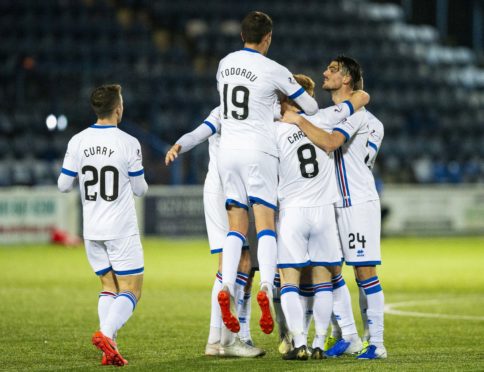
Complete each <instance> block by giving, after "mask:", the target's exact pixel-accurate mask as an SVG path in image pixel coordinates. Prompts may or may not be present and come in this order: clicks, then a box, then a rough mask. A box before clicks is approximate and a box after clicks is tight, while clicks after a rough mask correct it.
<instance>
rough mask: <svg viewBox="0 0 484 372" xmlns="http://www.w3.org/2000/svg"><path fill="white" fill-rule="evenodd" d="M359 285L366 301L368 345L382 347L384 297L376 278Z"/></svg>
mask: <svg viewBox="0 0 484 372" xmlns="http://www.w3.org/2000/svg"><path fill="white" fill-rule="evenodd" d="M360 284H361V286H362V288H363V289H364V291H365V294H366V298H367V301H368V309H367V311H366V315H367V317H368V322H367V323H368V330H369V333H370V343H371V344H373V345H376V346H379V345H383V330H384V324H383V311H384V306H385V297H384V295H383V290H382V287H381V285H380V281H379V280H378V276H374V277H372V278H369V279H366V280H361V281H360Z"/></svg>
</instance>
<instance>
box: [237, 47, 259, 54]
mask: <svg viewBox="0 0 484 372" xmlns="http://www.w3.org/2000/svg"><path fill="white" fill-rule="evenodd" d="M242 50H245V51H246V52H251V53H259V54H261V52H259V51H258V50H255V49H252V48H243V49H242Z"/></svg>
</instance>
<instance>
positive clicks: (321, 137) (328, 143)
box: [282, 111, 346, 152]
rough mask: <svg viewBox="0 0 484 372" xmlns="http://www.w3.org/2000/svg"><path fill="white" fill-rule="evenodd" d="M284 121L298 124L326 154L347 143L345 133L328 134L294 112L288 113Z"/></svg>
mask: <svg viewBox="0 0 484 372" xmlns="http://www.w3.org/2000/svg"><path fill="white" fill-rule="evenodd" d="M282 121H284V122H286V123H291V124H296V125H297V126H298V127H299V128H300V129H301V130H302V131H303V132H304V134H305V135H306V137H308V138H309V140H310V141H311V142H312V143H314V144H315V145H316V146H318V147H319V148H320V149H322V150H324V151H326V152H332V151H334V150H336V149H337V148H339V147H340V146H341V145H342V144H343V143H345V141H346V136H345V135H344V134H343V133H341V132H339V131H336V130H335V131H333V132H332V133H328V132H326V131H325V130H323V129H321V128H318V127H317V126H315V125H314V124H313V123H311V122H310V121H308V120H306V119H305V118H304V117H302V116H301V115H299V114H298V113H296V112H294V111H286V112H285V113H284V116H283V117H282Z"/></svg>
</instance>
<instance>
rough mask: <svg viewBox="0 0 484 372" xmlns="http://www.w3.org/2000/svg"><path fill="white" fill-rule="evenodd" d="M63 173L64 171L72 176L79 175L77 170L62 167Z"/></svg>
mask: <svg viewBox="0 0 484 372" xmlns="http://www.w3.org/2000/svg"><path fill="white" fill-rule="evenodd" d="M61 173H64V174H66V175H68V176H71V177H77V172H74V171H71V170H69V169H65V168H61Z"/></svg>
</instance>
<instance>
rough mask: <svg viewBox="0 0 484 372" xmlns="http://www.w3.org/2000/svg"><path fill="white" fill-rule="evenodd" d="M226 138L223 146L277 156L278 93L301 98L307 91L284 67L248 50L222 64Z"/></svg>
mask: <svg viewBox="0 0 484 372" xmlns="http://www.w3.org/2000/svg"><path fill="white" fill-rule="evenodd" d="M217 89H218V91H219V94H220V103H221V106H220V115H221V123H222V137H221V140H220V147H221V148H227V149H243V150H245V149H247V150H258V151H262V152H265V153H268V154H270V155H273V156H277V146H276V142H275V133H274V123H273V122H274V109H273V108H274V105H275V103H276V101H277V98H278V97H277V94H278V92H280V93H282V94H284V95H286V96H288V97H289V98H293V99H294V98H297V97H298V96H300V95H301V94H303V93H304V92H305V91H304V89H303V88H302V87H301V86H300V85H299V84H298V83H297V82H296V80H295V79H294V77H293V76H292V74H291V72H289V70H288V69H287V68H285V67H284V66H281V65H280V64H278V63H277V62H275V61H272V60H271V59H269V58H267V57H265V56H263V55H262V54H261V53H259V52H257V51H255V50H253V49H249V48H244V49H242V50H239V51H237V52H233V53H230V54H229V55H227V56H226V57H225V58H223V59H222V60H221V61H220V64H219V67H218V71H217Z"/></svg>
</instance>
